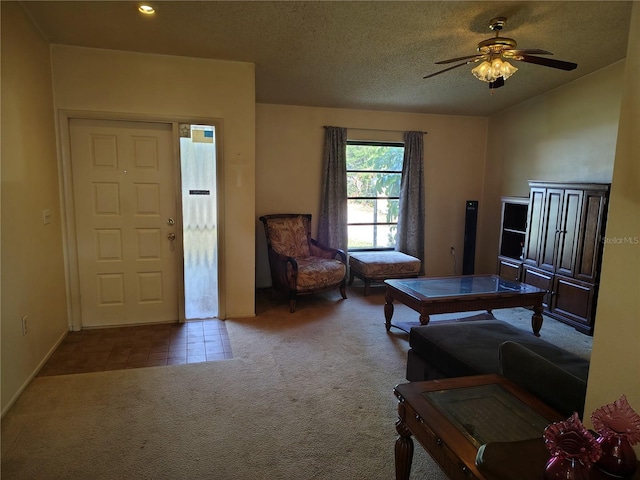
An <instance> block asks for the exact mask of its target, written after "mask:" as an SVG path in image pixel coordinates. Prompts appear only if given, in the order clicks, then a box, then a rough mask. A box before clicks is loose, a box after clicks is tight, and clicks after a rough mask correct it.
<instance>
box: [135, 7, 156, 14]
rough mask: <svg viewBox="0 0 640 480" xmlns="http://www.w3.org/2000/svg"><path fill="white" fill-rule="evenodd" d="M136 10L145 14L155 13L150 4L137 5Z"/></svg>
mask: <svg viewBox="0 0 640 480" xmlns="http://www.w3.org/2000/svg"><path fill="white" fill-rule="evenodd" d="M138 11H140V12H142V13H144V14H145V15H153V14H154V13H156V11H155V9H154V8H153V7H152V6H151V5H140V6H139V7H138Z"/></svg>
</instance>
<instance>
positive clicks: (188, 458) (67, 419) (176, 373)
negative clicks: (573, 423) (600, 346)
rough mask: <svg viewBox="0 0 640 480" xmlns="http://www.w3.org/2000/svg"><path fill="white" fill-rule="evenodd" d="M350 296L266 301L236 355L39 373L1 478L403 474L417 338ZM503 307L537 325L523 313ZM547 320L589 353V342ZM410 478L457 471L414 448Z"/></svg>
mask: <svg viewBox="0 0 640 480" xmlns="http://www.w3.org/2000/svg"><path fill="white" fill-rule="evenodd" d="M348 295H349V299H348V300H341V299H340V295H339V294H338V293H337V292H330V293H327V294H325V295H316V296H313V297H306V298H304V299H302V300H300V301H299V302H298V311H297V312H296V313H294V314H289V313H288V305H287V302H286V301H271V300H268V299H267V300H266V301H262V300H261V301H260V302H259V303H258V315H257V316H256V317H255V318H250V319H241V320H228V321H227V323H226V325H227V329H228V332H229V336H230V339H231V345H232V349H233V357H234V358H233V359H231V360H224V361H218V362H210V363H200V364H191V365H176V366H166V367H150V368H143V369H136V370H122V371H111V372H100V373H88V374H79V375H64V376H57V377H56V376H54V377H38V378H36V379H34V381H33V382H32V384H31V385H30V386H29V387H28V388H27V389H26V391H25V392H24V393H23V395H22V396H21V398H20V399H19V400H18V401H17V402H16V404H15V405H14V406H13V408H12V409H11V410H10V411H9V412H8V414H7V415H6V416H5V418H4V419H3V420H2V465H1V467H2V470H1V473H2V479H3V480H11V479H20V480H23V479H221V480H235V479H237V480H252V479H297V478H300V479H302V478H305V479H336V478H342V479H363V480H368V479H392V478H394V468H393V445H394V441H395V438H396V432H395V426H394V423H395V420H396V405H397V404H396V399H395V397H394V395H393V392H392V389H393V387H394V385H395V384H397V383H404V382H405V381H406V380H405V379H404V369H405V362H406V352H407V349H408V342H407V335H406V334H405V333H404V332H402V331H400V330H392V332H391V333H387V332H386V331H385V328H384V315H383V309H382V305H383V304H384V297H383V295H382V293H381V291H380V290H379V289H373V294H372V295H371V296H369V297H363V296H362V289H361V288H356V287H355V286H354V288H351V289H348ZM259 297H261V296H259ZM494 314H495V316H496V317H497V318H501V314H503V315H502V316H503V317H508V318H507V319H508V321H510V322H514V323H515V324H518V325H519V326H520V327H522V328H524V329H527V330H528V329H530V326H529V323H528V322H529V320H528V319H529V318H530V312H528V311H526V310H524V309H512V310H508V311H507V310H504V311H500V310H499V311H496V312H494ZM395 319H397V320H399V321H412V320H415V319H416V314H415V312H413V311H411V310H409V309H408V308H406V307H404V306H403V305H398V306H397V307H396V311H395V314H394V320H395ZM545 322H546V323H545V325H544V326H543V328H542V334H543V338H545V339H547V340H552V338H551V336H552V335H555V336H556V337H558V338H559V339H561V342H562V341H564V342H565V344H567V345H573V344H578V345H580V346H581V347H580V348H583V347H582V346H584V352H582V353H585V352H586V354H587V355H588V350H589V348H590V338H589V337H586V336H584V335H581V334H579V333H577V332H575V330H573V329H571V328H569V327H566V326H565V325H563V324H560V323H557V322H554V321H553V320H550V319H547V318H545ZM554 332H555V333H554ZM412 478H416V479H417V478H421V479H433V480H440V479H444V478H446V477H445V476H444V474H443V473H442V472H441V471H440V470H439V468H438V467H437V466H436V465H435V464H434V463H433V461H432V460H431V459H430V457H429V456H428V455H426V454H425V453H424V451H423V450H422V448H420V447H419V446H418V445H416V453H415V456H414V463H413V469H412Z"/></svg>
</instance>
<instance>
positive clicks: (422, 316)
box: [420, 313, 429, 325]
mask: <svg viewBox="0 0 640 480" xmlns="http://www.w3.org/2000/svg"><path fill="white" fill-rule="evenodd" d="M428 323H429V315H427V314H426V313H421V314H420V325H427V324H428Z"/></svg>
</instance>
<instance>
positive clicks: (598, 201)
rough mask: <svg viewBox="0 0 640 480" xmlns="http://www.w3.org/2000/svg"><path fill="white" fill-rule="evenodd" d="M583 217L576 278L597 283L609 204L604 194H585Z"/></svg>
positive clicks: (588, 192)
mask: <svg viewBox="0 0 640 480" xmlns="http://www.w3.org/2000/svg"><path fill="white" fill-rule="evenodd" d="M584 204H585V207H584V209H583V211H584V213H583V216H582V224H583V228H582V229H581V232H582V236H581V237H580V240H579V245H578V259H577V261H576V271H575V276H576V278H579V279H580V280H584V281H587V282H595V281H596V280H597V274H598V266H599V265H600V256H601V254H602V242H601V237H602V228H603V223H604V218H605V217H606V215H605V213H604V212H605V208H606V204H607V200H606V194H605V193H604V192H590V191H587V192H585V198H584Z"/></svg>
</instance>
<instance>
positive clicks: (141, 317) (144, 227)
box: [70, 119, 181, 326]
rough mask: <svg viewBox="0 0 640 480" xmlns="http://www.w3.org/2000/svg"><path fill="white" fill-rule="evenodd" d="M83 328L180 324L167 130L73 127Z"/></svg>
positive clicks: (82, 123) (135, 125) (77, 123)
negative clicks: (175, 322) (172, 237)
mask: <svg viewBox="0 0 640 480" xmlns="http://www.w3.org/2000/svg"><path fill="white" fill-rule="evenodd" d="M70 138H71V164H72V173H73V192H74V206H75V220H76V237H77V246H78V247H77V249H78V273H79V278H80V308H81V315H82V324H83V326H112V325H126V324H141V323H157V322H167V321H177V320H178V290H179V288H178V285H179V282H178V275H179V271H180V270H179V261H180V258H181V255H180V254H179V253H180V252H177V251H176V246H175V242H173V241H171V240H169V238H168V235H169V234H171V233H173V234H175V232H176V226H175V225H168V222H167V220H168V219H169V218H173V219H175V218H176V192H175V182H174V176H173V172H174V165H173V134H172V127H171V125H169V124H156V123H142V122H117V121H105V120H80V119H78V120H76V119H73V120H71V121H70Z"/></svg>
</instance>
